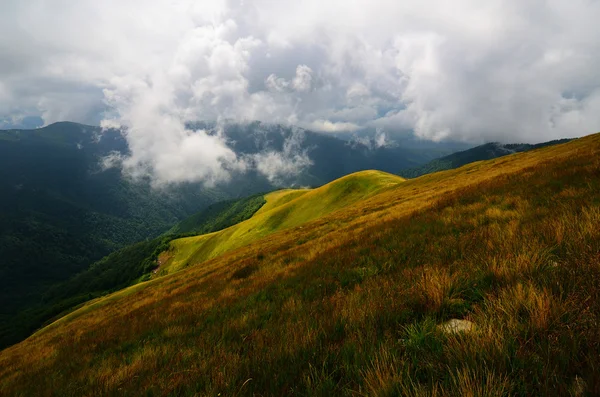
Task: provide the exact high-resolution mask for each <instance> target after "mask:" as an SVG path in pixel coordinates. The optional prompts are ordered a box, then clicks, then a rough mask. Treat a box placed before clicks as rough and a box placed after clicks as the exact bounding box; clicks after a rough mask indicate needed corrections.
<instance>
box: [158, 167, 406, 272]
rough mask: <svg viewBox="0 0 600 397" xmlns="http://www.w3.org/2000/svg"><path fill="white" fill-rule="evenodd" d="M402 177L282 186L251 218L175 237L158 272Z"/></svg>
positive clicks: (365, 175)
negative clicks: (207, 231)
mask: <svg viewBox="0 0 600 397" xmlns="http://www.w3.org/2000/svg"><path fill="white" fill-rule="evenodd" d="M403 180H404V179H402V178H400V177H397V176H395V175H391V174H387V173H384V172H381V171H362V172H358V173H355V174H351V175H348V176H345V177H343V178H340V179H338V180H335V181H333V182H331V183H329V184H327V185H324V186H321V187H320V188H317V189H312V190H309V189H303V190H284V191H278V192H274V193H270V194H267V195H265V199H266V201H267V203H266V204H265V205H264V206H263V207H262V208H261V209H260V210H258V212H256V214H255V215H254V216H252V217H251V218H250V219H248V220H246V221H244V222H241V223H239V224H237V225H234V226H232V227H229V228H227V229H224V230H222V231H219V232H216V233H211V234H205V235H201V236H195V237H187V238H182V239H177V240H174V241H172V242H171V246H170V249H169V250H168V251H166V252H165V253H164V254H163V255H162V258H161V261H160V262H161V266H160V269H159V274H160V275H165V274H168V273H171V272H173V271H177V270H180V269H182V268H184V267H187V266H190V265H193V264H195V263H201V262H204V261H206V260H208V259H211V258H214V257H216V256H218V255H221V254H223V253H225V252H227V251H230V250H232V249H235V248H239V247H242V246H244V245H248V244H250V243H252V242H254V241H257V240H259V239H261V238H264V237H266V236H268V235H270V234H273V233H276V232H278V231H282V230H285V229H289V228H292V227H296V226H300V225H302V224H304V223H306V222H310V221H312V220H314V219H318V218H320V217H323V216H324V215H327V214H330V213H333V212H335V211H339V210H341V209H343V208H345V207H348V206H350V205H352V204H354V203H357V202H359V201H362V200H365V199H367V198H368V197H370V196H372V195H374V194H376V193H378V192H381V191H383V190H386V189H390V188H393V187H394V186H396V185H397V184H398V183H401V182H402V181H403Z"/></svg>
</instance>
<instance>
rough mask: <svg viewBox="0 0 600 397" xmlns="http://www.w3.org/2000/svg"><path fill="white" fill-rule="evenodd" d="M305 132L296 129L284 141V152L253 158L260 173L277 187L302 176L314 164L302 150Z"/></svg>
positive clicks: (264, 154)
mask: <svg viewBox="0 0 600 397" xmlns="http://www.w3.org/2000/svg"><path fill="white" fill-rule="evenodd" d="M303 140H304V132H303V131H302V130H300V129H294V130H293V131H292V134H291V135H290V136H289V137H288V138H287V139H286V140H285V141H284V144H283V150H282V151H273V150H268V151H264V152H260V153H257V154H254V155H252V156H251V160H252V161H253V162H254V164H255V167H256V169H257V171H258V172H260V173H261V174H263V175H264V176H266V177H267V179H268V180H269V181H270V182H271V183H274V184H275V185H282V184H285V183H286V181H289V180H290V179H291V178H293V177H295V176H297V175H299V174H301V173H302V172H303V171H305V170H306V169H307V168H308V167H310V166H311V165H312V164H313V163H312V161H311V160H310V158H309V156H308V153H307V152H306V150H303V149H302V145H301V144H302V141H303Z"/></svg>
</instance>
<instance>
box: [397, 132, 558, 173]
mask: <svg viewBox="0 0 600 397" xmlns="http://www.w3.org/2000/svg"><path fill="white" fill-rule="evenodd" d="M568 141H569V139H559V140H555V141H550V142H544V143H538V144H535V145H532V144H527V143H512V144H501V143H498V142H492V143H486V144H485V145H481V146H476V147H474V148H470V149H467V150H463V151H460V152H456V153H452V154H449V155H447V156H444V157H440V158H438V159H434V160H431V161H430V162H429V163H427V164H425V165H422V166H419V167H415V168H409V169H405V170H402V171H400V172H399V174H400V175H402V176H404V177H406V178H416V177H418V176H421V175H425V174H430V173H432V172H438V171H444V170H451V169H454V168H458V167H462V166H463V165H466V164H470V163H474V162H475V161H482V160H491V159H495V158H498V157H502V156H507V155H509V154H514V153H521V152H526V151H528V150H533V149H539V148H542V147H546V146H552V145H558V144H560V143H566V142H568Z"/></svg>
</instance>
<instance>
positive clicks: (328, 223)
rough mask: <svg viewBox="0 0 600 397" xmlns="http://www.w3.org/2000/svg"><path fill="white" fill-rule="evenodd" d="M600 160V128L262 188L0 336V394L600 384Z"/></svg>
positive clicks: (443, 390) (408, 391)
mask: <svg viewBox="0 0 600 397" xmlns="http://www.w3.org/2000/svg"><path fill="white" fill-rule="evenodd" d="M599 159H600V134H597V135H592V136H589V137H585V138H581V139H578V140H575V141H572V142H569V143H566V144H561V145H555V146H551V147H545V148H540V149H536V150H532V151H528V152H524V153H518V154H515V155H512V156H506V157H501V158H497V159H494V160H489V161H482V162H477V163H474V164H470V165H466V166H464V167H461V168H459V169H455V170H449V171H443V172H437V173H434V174H428V175H424V176H422V177H419V178H415V179H411V180H403V179H401V178H398V177H395V176H392V175H389V174H385V173H381V172H376V171H368V172H360V173H357V174H352V175H348V176H346V177H344V178H341V179H339V180H336V181H334V182H332V183H330V184H328V185H326V186H323V187H322V188H317V189H312V190H308V189H304V190H296V191H294V190H287V191H280V192H275V193H272V194H267V195H266V196H265V200H266V203H265V204H264V205H263V206H262V207H261V208H260V209H259V210H258V211H256V213H254V215H253V216H252V217H250V218H249V219H247V220H245V221H243V222H241V223H239V224H237V225H233V226H230V227H228V228H227V229H224V230H222V231H218V232H215V233H211V234H207V235H203V236H197V237H187V238H183V239H176V240H173V241H171V242H170V245H169V247H168V249H167V251H165V252H164V253H163V254H162V255H164V256H163V258H162V259H165V260H166V261H165V262H162V264H161V269H160V270H159V272H160V273H163V274H164V275H163V276H158V277H155V278H153V279H151V280H148V281H146V282H142V283H139V284H136V285H134V286H131V287H128V288H125V289H123V290H121V291H118V292H115V293H113V294H111V295H108V296H105V297H101V298H97V299H94V300H92V301H90V302H88V303H87V304H85V305H83V306H82V307H81V308H79V309H78V310H76V311H74V312H72V313H70V314H68V315H66V316H64V317H62V318H60V319H58V320H57V321H55V322H54V323H52V324H50V325H48V326H47V327H45V328H43V329H42V330H40V331H38V332H37V333H35V334H34V335H32V336H31V337H30V338H28V339H27V340H25V341H23V342H21V343H19V344H17V345H15V346H12V347H10V348H7V349H5V350H3V351H2V352H0V394H2V395H61V396H70V395H82V394H83V395H106V394H109V395H110V394H113V395H116V394H118V395H140V394H145V395H165V394H171V395H218V394H219V393H220V394H221V395H292V394H299V395H435V394H437V395H456V396H459V395H570V394H571V395H572V394H576V393H580V390H584V391H583V393H588V394H591V395H594V394H598V393H599V392H600V377H599V376H598V374H597V368H599V367H600V337H599V335H598V331H597V322H598V321H599V320H600V299H599V298H600V285H599V284H598V280H600V262H599V260H600V259H599V256H598V253H599V252H600V227H599V225H600V160H599ZM448 320H463V321H468V324H470V325H469V327H466V329H467V331H462V332H456V331H452V332H449V331H448V329H449V328H448V326H447V325H446V322H447V321H448ZM31 379H36V381H35V382H32V381H31Z"/></svg>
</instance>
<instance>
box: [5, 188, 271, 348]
mask: <svg viewBox="0 0 600 397" xmlns="http://www.w3.org/2000/svg"><path fill="white" fill-rule="evenodd" d="M265 202H266V200H265V198H264V196H263V195H255V196H250V197H247V198H242V199H238V200H227V201H223V202H218V203H216V204H213V205H210V206H208V207H207V208H206V209H205V210H202V211H200V212H198V213H197V214H194V215H192V216H190V217H188V218H186V219H184V220H183V221H181V222H180V223H179V224H177V225H176V226H175V227H173V228H172V229H171V230H170V231H169V232H167V233H165V234H163V235H161V236H159V237H157V238H154V239H150V240H146V241H142V242H139V243H135V244H132V245H129V246H126V247H124V248H121V249H120V250H118V251H115V252H113V253H111V254H110V255H108V256H106V257H104V258H102V259H101V260H99V261H97V262H95V263H94V264H92V265H91V266H90V267H89V268H87V269H85V270H84V271H82V272H80V273H78V274H76V275H75V276H74V277H72V278H70V279H69V280H67V281H64V282H62V283H60V284H57V285H55V286H52V287H50V288H49V289H48V290H47V291H46V292H45V293H44V295H43V297H42V299H41V301H39V302H37V303H35V304H31V305H29V306H28V308H27V309H26V310H22V311H21V312H19V313H18V314H17V315H16V317H15V318H14V319H13V321H12V322H11V326H12V329H15V334H16V335H17V336H18V337H20V338H22V339H24V338H25V337H27V336H29V334H30V332H28V333H26V332H27V331H23V329H24V328H26V329H31V327H35V326H41V325H42V323H43V322H44V321H47V320H49V319H52V318H54V317H56V316H60V315H64V314H65V313H66V312H69V311H71V310H73V309H74V308H76V306H77V305H80V304H82V303H84V302H86V301H89V300H91V299H94V298H98V297H100V296H103V295H106V294H108V293H110V292H115V291H118V290H120V289H122V288H125V287H128V286H130V285H133V284H136V283H138V282H140V281H144V280H148V279H149V278H150V277H151V275H152V273H153V272H154V271H155V269H156V267H157V260H158V255H159V254H160V253H161V252H162V251H164V250H166V249H167V248H168V247H169V243H170V241H171V240H173V239H176V238H178V237H181V236H183V235H191V234H197V233H203V232H204V233H211V232H215V231H218V230H221V229H223V228H226V227H228V226H231V225H233V224H235V223H238V222H242V221H244V220H246V219H248V218H250V217H251V216H252V215H253V214H254V213H255V212H256V211H257V210H258V209H259V208H260V207H261V206H262V205H263V204H264V203H265ZM24 325H27V327H25V326H24ZM19 331H20V332H21V333H20V334H18V333H17V332H19Z"/></svg>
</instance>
